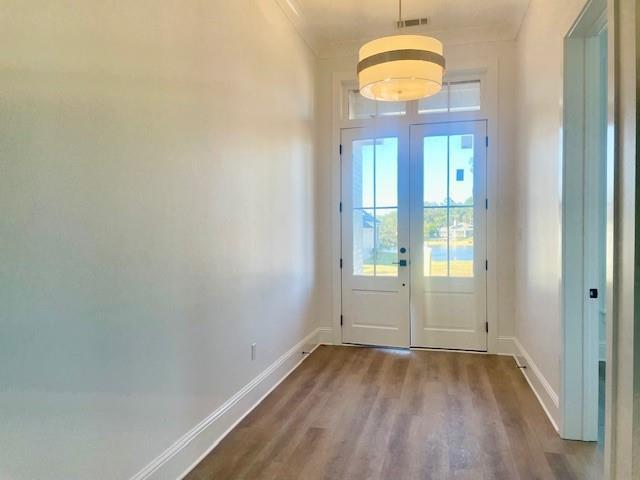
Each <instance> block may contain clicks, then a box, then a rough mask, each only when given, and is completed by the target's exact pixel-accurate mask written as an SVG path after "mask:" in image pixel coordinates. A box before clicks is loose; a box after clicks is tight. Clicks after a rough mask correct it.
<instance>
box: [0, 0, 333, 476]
mask: <svg viewBox="0 0 640 480" xmlns="http://www.w3.org/2000/svg"><path fill="white" fill-rule="evenodd" d="M0 32H1V33H0V92H1V93H0V104H1V106H0V152H1V153H0V208H1V209H2V214H1V215H0V243H1V244H2V248H1V249H0V430H1V431H0V452H2V453H1V454H0V477H2V478H3V479H15V480H21V479H33V478H38V479H44V478H46V479H65V480H66V479H71V478H84V479H89V478H91V479H100V478H104V479H122V478H128V477H130V476H132V475H133V474H135V473H136V472H137V471H138V470H140V469H141V468H142V467H144V466H145V465H146V464H147V463H148V462H150V461H151V460H152V459H154V458H155V457H156V456H157V455H158V454H160V453H161V452H162V451H163V450H164V449H165V448H167V447H168V446H170V445H171V444H172V443H173V442H174V441H175V440H176V439H178V438H179V437H180V436H181V435H183V434H184V433H185V432H187V431H188V430H189V429H191V428H192V427H194V426H195V425H196V424H197V423H198V422H200V421H201V420H202V419H203V418H205V417H206V416H207V415H209V414H210V413H211V412H212V411H214V410H215V409H216V408H217V407H219V406H220V405H221V404H222V403H223V402H225V400H227V399H228V398H229V397H231V396H232V395H233V394H234V393H236V392H237V391H238V390H239V389H240V388H241V387H243V386H244V385H245V384H247V382H249V381H250V380H251V379H252V378H254V377H255V376H256V375H257V374H258V373H260V372H261V371H263V370H264V369H265V368H266V367H267V366H268V365H270V364H271V363H272V362H273V361H274V360H275V359H277V358H278V357H280V356H281V355H282V354H283V353H284V352H286V351H287V350H288V349H290V348H291V347H292V346H294V345H295V344H296V343H297V342H299V341H300V340H301V339H302V338H303V337H305V336H306V335H307V334H309V333H310V332H312V331H313V330H314V329H315V327H316V323H315V322H316V321H319V320H320V319H321V317H322V316H323V314H324V313H323V312H324V311H325V310H324V309H326V308H327V305H328V303H329V301H328V300H327V299H328V298H329V289H328V288H327V285H325V284H323V283H322V282H323V278H322V273H321V270H320V269H319V265H320V261H321V259H320V256H319V252H320V251H321V249H322V248H324V247H323V246H322V242H324V241H326V238H325V237H326V235H325V234H324V232H325V231H326V230H327V228H326V227H325V225H324V223H326V218H324V217H322V216H320V214H319V213H318V208H316V207H318V205H320V204H321V205H322V208H324V199H322V200H321V203H320V200H319V195H320V194H322V195H324V193H323V192H322V191H321V188H320V187H321V184H320V183H319V182H320V181H319V180H318V178H317V174H318V172H319V171H320V170H321V169H322V167H320V166H318V165H317V164H316V163H315V160H314V148H315V146H314V136H315V124H314V115H315V108H314V100H315V99H314V82H315V57H314V56H313V54H312V53H311V52H310V51H309V50H308V48H307V47H306V45H305V44H304V43H303V42H302V40H301V39H300V38H299V37H298V35H297V34H296V32H295V31H294V30H293V29H292V27H291V26H290V24H289V23H288V22H287V20H286V19H285V17H284V15H283V14H282V12H281V11H280V10H279V8H278V7H277V6H276V3H275V2H274V1H273V0H255V1H250V0H236V1H233V2H199V1H195V0H184V1H181V2H173V1H171V2H170V1H164V2H152V1H142V2H121V3H117V2H116V3H114V2H100V1H95V0H92V1H87V2H71V1H58V2H50V1H44V0H43V1H38V0H28V1H25V0H15V1H14V0H8V1H5V2H3V7H2V15H1V16H0ZM323 268H325V267H323ZM325 278H326V274H325ZM325 283H326V280H325ZM327 311H328V310H327ZM252 342H257V344H258V345H257V352H258V358H257V360H256V361H253V362H252V361H251V359H250V344H251V343H252Z"/></svg>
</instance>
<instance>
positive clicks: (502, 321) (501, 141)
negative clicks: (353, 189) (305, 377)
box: [317, 41, 516, 337]
mask: <svg viewBox="0 0 640 480" xmlns="http://www.w3.org/2000/svg"><path fill="white" fill-rule="evenodd" d="M444 52H445V56H446V57H447V63H448V64H449V65H456V64H458V65H460V64H466V63H468V62H469V61H473V62H475V61H478V60H479V61H480V62H482V61H483V59H484V60H486V62H487V63H490V62H493V61H497V65H498V119H497V122H498V142H497V146H498V165H499V168H498V172H497V173H498V191H497V199H498V202H497V205H496V206H495V208H497V209H498V214H497V219H498V220H497V223H498V225H497V243H498V244H497V252H498V258H499V263H498V265H497V266H496V267H497V268H498V276H497V283H498V285H497V292H496V293H497V297H498V302H497V303H498V313H497V315H498V330H499V331H498V336H499V337H511V336H513V334H514V331H515V330H514V311H515V306H514V285H515V280H514V262H513V256H514V243H515V239H514V232H515V227H514V222H515V219H514V214H515V208H514V204H515V195H516V192H515V184H514V179H515V164H514V154H515V139H514V136H515V106H514V105H515V42H513V41H504V42H487V43H472V44H457V43H456V44H450V45H448V44H445V50H444ZM356 65H357V56H356V55H352V56H342V57H333V58H323V59H320V60H319V64H318V117H317V118H318V156H319V158H320V162H323V163H324V164H325V165H326V168H325V170H324V173H323V175H324V177H325V180H324V181H325V182H328V183H329V184H331V183H333V185H334V188H335V187H336V185H339V181H340V179H339V178H331V162H333V161H335V158H336V154H335V152H333V151H331V148H332V145H333V144H332V133H333V130H332V129H333V128H334V125H333V119H332V106H333V103H332V102H333V98H332V76H333V74H334V73H338V74H344V73H352V74H353V78H354V79H355V78H356V71H355V69H356ZM427 121H428V120H427ZM335 128H337V127H335ZM327 195H328V194H327ZM327 198H330V197H329V196H327ZM330 208H333V205H330ZM334 213H335V209H334ZM334 226H335V225H334ZM335 235H338V234H337V233H336V232H334V236H335ZM334 285H336V286H337V285H339V278H335V279H334ZM333 294H334V295H339V289H335V290H334V292H333ZM325 319H326V317H325ZM327 321H328V322H330V320H329V319H327ZM326 326H327V327H331V323H327V324H326Z"/></svg>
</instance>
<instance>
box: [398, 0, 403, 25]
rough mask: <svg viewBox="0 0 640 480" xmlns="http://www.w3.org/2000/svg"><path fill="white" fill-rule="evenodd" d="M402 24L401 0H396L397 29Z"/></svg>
mask: <svg viewBox="0 0 640 480" xmlns="http://www.w3.org/2000/svg"><path fill="white" fill-rule="evenodd" d="M401 24H402V0H398V28H400V25H401Z"/></svg>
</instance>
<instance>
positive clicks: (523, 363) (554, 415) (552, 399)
mask: <svg viewBox="0 0 640 480" xmlns="http://www.w3.org/2000/svg"><path fill="white" fill-rule="evenodd" d="M512 340H513V343H514V346H515V348H516V350H515V354H514V358H515V360H516V363H517V364H518V366H520V367H526V368H522V369H521V371H522V373H523V375H524V378H526V379H527V383H529V386H530V387H531V390H533V393H534V394H535V396H536V398H537V399H538V402H540V405H542V409H543V410H544V412H545V413H546V414H547V417H549V421H550V422H551V424H552V425H553V428H555V429H556V431H557V432H558V433H559V432H560V429H559V428H558V424H559V421H558V420H559V418H560V399H559V397H558V394H557V393H556V392H555V391H554V390H553V388H552V387H551V384H550V383H549V381H548V380H547V379H546V378H545V376H544V375H543V374H542V372H541V371H540V369H539V368H538V366H537V365H536V364H535V362H534V361H533V359H532V358H531V356H530V355H529V352H527V351H526V350H525V348H524V347H523V346H522V344H521V343H520V342H519V341H518V339H517V338H515V337H513V338H512Z"/></svg>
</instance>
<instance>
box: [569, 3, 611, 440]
mask: <svg viewBox="0 0 640 480" xmlns="http://www.w3.org/2000/svg"><path fill="white" fill-rule="evenodd" d="M605 11H606V1H605V0H589V1H588V2H586V5H585V7H584V9H583V10H582V12H581V13H580V15H579V16H578V19H577V20H576V22H575V23H574V24H573V26H572V27H571V29H570V31H569V33H568V34H567V36H566V37H565V40H564V45H563V49H564V73H563V130H562V131H563V139H562V213H561V216H562V290H561V295H562V332H563V337H562V345H563V348H562V366H561V389H562V405H561V415H560V417H561V418H562V424H561V435H562V437H563V438H565V439H571V440H583V441H595V440H597V438H598V384H599V380H598V376H599V375H598V371H599V368H598V359H599V351H598V350H599V340H598V336H599V323H600V313H599V312H600V310H601V309H602V306H601V305H600V300H598V301H594V300H591V299H589V298H588V297H587V291H588V289H589V288H598V289H599V290H601V291H602V290H604V288H603V287H604V285H603V284H602V283H603V280H602V279H601V276H602V275H601V273H604V272H601V271H600V270H601V268H603V267H604V265H602V264H601V255H604V252H601V251H600V247H601V241H604V239H602V238H599V235H601V234H602V233H601V231H600V230H601V229H604V225H601V224H600V221H599V220H597V219H598V217H599V216H600V212H599V211H598V209H599V208H602V205H600V203H599V200H598V199H599V198H600V199H601V201H602V202H604V195H603V193H604V192H602V190H603V189H604V185H602V186H601V185H600V182H601V181H602V178H603V177H602V170H603V169H602V168H599V166H598V165H597V162H598V160H599V156H600V151H598V150H600V147H601V146H600V145H599V143H598V141H597V140H594V138H596V139H597V138H599V137H600V138H602V137H603V136H605V135H606V131H605V128H604V127H603V126H601V123H600V122H601V119H600V118H597V120H596V121H595V122H594V121H593V117H594V116H595V117H599V115H600V112H599V110H600V104H599V102H598V101H597V100H598V94H599V93H600V88H601V86H602V85H601V84H600V83H599V78H600V76H599V73H600V72H599V70H598V69H599V68H600V65H599V60H600V43H599V42H600V40H599V39H598V38H597V37H594V36H597V35H598V33H599V32H600V31H602V28H603V26H604V24H606V20H605V19H604V17H603V13H604V12H605ZM592 37H593V39H592ZM594 57H595V58H594ZM593 60H595V63H594V62H593ZM594 68H595V72H594V71H592V69H594ZM594 100H596V104H595V105H594V104H593V101H594ZM594 148H596V149H597V150H596V151H595V152H594ZM605 176H606V174H605ZM594 223H596V224H594ZM576 339H581V340H579V341H576Z"/></svg>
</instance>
